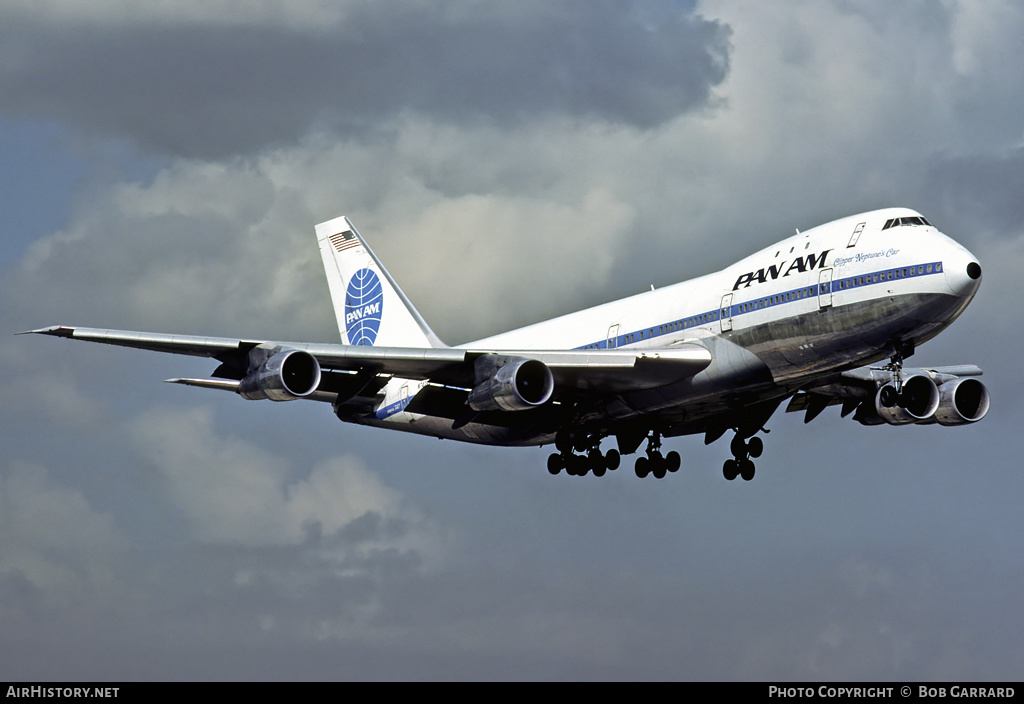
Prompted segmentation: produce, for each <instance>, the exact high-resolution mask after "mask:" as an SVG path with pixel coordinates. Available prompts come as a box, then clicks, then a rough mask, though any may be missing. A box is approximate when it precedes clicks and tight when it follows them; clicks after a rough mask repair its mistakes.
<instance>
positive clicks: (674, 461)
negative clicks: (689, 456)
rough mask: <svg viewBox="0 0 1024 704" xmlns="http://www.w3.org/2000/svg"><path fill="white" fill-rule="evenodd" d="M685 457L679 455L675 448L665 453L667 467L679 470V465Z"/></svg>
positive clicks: (671, 469)
mask: <svg viewBox="0 0 1024 704" xmlns="http://www.w3.org/2000/svg"><path fill="white" fill-rule="evenodd" d="M682 464H683V459H682V458H681V457H680V456H679V453H678V452H676V451H675V450H672V452H670V453H668V454H667V455H665V467H666V469H668V471H670V472H678V471H679V467H680V466H682Z"/></svg>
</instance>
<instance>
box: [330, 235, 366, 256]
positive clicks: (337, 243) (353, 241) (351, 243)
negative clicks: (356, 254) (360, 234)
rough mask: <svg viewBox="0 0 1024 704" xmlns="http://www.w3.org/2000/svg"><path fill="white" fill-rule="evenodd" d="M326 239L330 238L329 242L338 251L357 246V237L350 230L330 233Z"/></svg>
mask: <svg viewBox="0 0 1024 704" xmlns="http://www.w3.org/2000/svg"><path fill="white" fill-rule="evenodd" d="M328 239H330V240H331V244H332V245H334V249H335V250H337V251H338V252H344V251H345V250H346V249H351V248H352V247H358V246H359V239H358V238H357V237H356V236H355V235H354V234H352V231H351V230H345V231H344V232H339V233H338V234H336V235H331V236H330V237H329V238H328Z"/></svg>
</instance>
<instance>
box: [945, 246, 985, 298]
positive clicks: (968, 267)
mask: <svg viewBox="0 0 1024 704" xmlns="http://www.w3.org/2000/svg"><path fill="white" fill-rule="evenodd" d="M945 274H946V283H947V285H948V286H949V288H950V289H951V290H952V291H953V293H954V294H955V295H957V296H960V297H962V298H973V297H974V294H975V293H977V291H978V287H979V286H981V264H979V263H978V258H977V257H975V256H974V255H973V254H971V253H970V252H968V251H967V250H966V249H961V250H960V251H959V252H957V253H956V254H955V255H954V256H952V257H950V258H949V261H948V262H947V263H946V264H945Z"/></svg>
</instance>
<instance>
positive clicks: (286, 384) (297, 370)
mask: <svg viewBox="0 0 1024 704" xmlns="http://www.w3.org/2000/svg"><path fill="white" fill-rule="evenodd" d="M268 355H269V356H268ZM261 358H262V361H260V359H261ZM249 360H250V362H249V373H248V374H247V375H246V376H245V378H244V379H242V380H241V381H240V382H239V383H238V394H239V395H240V396H242V398H247V399H249V400H251V401H260V400H263V399H270V400H271V401H294V400H295V399H300V398H305V397H306V396H309V395H310V394H311V393H313V392H314V391H316V387H317V386H319V385H320V364H319V363H318V362H317V361H316V357H314V356H313V355H311V354H309V353H308V352H303V351H301V350H286V351H281V350H262V349H260V348H256V349H254V350H253V351H252V352H250V353H249ZM254 363H255V365H254ZM254 366H255V368H253V367H254Z"/></svg>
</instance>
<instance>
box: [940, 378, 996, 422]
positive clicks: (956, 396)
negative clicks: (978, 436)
mask: <svg viewBox="0 0 1024 704" xmlns="http://www.w3.org/2000/svg"><path fill="white" fill-rule="evenodd" d="M988 404H989V396H988V388H987V387H986V386H985V385H984V384H982V383H981V382H980V381H978V380H977V379H971V378H962V379H957V380H955V381H947V382H946V383H945V384H943V385H942V386H940V387H939V410H937V411H935V420H936V421H938V422H939V423H940V424H942V425H967V424H968V423H975V422H977V421H979V420H981V419H982V418H984V417H985V414H986V413H988Z"/></svg>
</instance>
